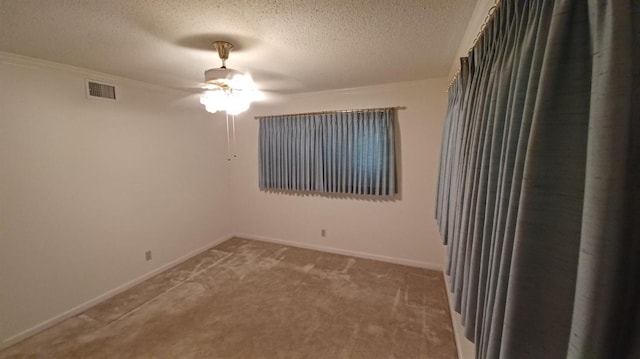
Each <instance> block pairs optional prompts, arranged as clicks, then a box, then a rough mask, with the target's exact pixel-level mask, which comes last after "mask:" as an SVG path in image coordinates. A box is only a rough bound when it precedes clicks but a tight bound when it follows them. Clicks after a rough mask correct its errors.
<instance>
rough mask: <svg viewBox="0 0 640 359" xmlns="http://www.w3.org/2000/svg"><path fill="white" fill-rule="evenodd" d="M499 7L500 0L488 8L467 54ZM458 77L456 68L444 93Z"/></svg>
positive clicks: (458, 73)
mask: <svg viewBox="0 0 640 359" xmlns="http://www.w3.org/2000/svg"><path fill="white" fill-rule="evenodd" d="M499 5H500V0H495V1H494V2H493V6H491V7H490V8H489V12H488V13H487V16H485V17H484V21H483V22H482V25H480V30H478V34H477V35H476V38H475V39H474V40H473V43H471V47H470V48H469V51H467V53H471V50H473V48H474V47H476V44H477V43H478V41H479V40H480V38H481V37H482V35H484V30H485V28H486V27H487V24H488V23H489V21H491V18H493V14H495V12H496V9H497V8H498V6H499ZM458 75H460V68H458V71H456V73H455V75H453V78H452V79H451V82H449V86H448V87H447V90H446V91H445V92H449V90H450V89H451V86H453V83H454V82H455V81H456V78H457V77H458Z"/></svg>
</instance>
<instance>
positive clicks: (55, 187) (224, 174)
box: [0, 53, 232, 346]
mask: <svg viewBox="0 0 640 359" xmlns="http://www.w3.org/2000/svg"><path fill="white" fill-rule="evenodd" d="M86 78H90V79H94V80H103V81H107V82H110V83H115V84H116V85H117V86H118V88H117V94H118V96H119V100H118V101H117V102H110V101H106V100H95V99H88V98H87V97H86V96H85V79H86ZM184 96H185V93H183V92H180V91H173V90H168V89H161V88H157V87H153V86H150V85H145V84H141V83H137V82H133V81H129V80H125V79H121V78H113V77H109V76H107V75H104V74H99V73H93V72H89V71H85V70H80V69H76V68H71V67H68V66H63V65H57V64H52V63H48V62H43V61H39V60H34V59H28V58H23V57H18V56H14V55H9V54H2V53H0V211H1V212H0V341H1V344H2V346H7V345H8V344H10V343H12V342H15V341H16V340H17V339H20V338H22V337H24V336H25V335H26V334H30V333H33V332H34V331H35V330H37V329H41V328H43V327H44V326H46V325H47V324H51V323H54V322H55V321H56V320H58V319H60V318H62V317H64V316H65V313H66V315H69V314H72V313H73V312H74V311H76V312H77V310H78V309H81V308H82V307H83V305H87V304H91V303H94V302H95V301H96V300H97V299H100V298H104V296H105V295H109V294H113V292H110V291H113V290H114V289H115V290H118V288H120V289H122V288H123V287H122V286H123V285H124V286H126V285H127V283H129V284H130V283H131V281H135V280H136V279H140V278H141V277H144V276H146V275H149V274H150V273H152V272H154V271H157V270H159V269H161V268H162V267H163V266H165V265H167V264H169V263H171V262H172V261H175V260H178V259H179V258H181V257H183V256H185V255H189V254H190V253H193V252H194V251H196V250H198V249H200V248H203V247H205V246H207V245H210V244H212V243H213V242H215V241H216V240H220V239H224V238H226V236H227V235H228V234H229V233H231V231H232V228H231V224H230V222H229V212H228V208H229V201H230V197H229V189H228V169H227V166H228V164H227V162H226V158H225V157H224V151H225V145H224V142H225V137H224V128H223V122H222V121H221V119H220V118H219V116H218V118H213V117H214V116H213V115H210V114H207V113H206V112H204V111H203V110H202V109H201V106H200V105H199V104H198V103H197V99H191V100H190V101H188V100H186V99H184ZM146 250H152V251H153V260H151V261H149V262H146V261H145V259H144V253H145V251H146Z"/></svg>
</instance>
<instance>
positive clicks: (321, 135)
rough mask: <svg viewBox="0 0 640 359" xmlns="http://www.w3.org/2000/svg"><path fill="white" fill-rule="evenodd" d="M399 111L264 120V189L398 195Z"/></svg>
mask: <svg viewBox="0 0 640 359" xmlns="http://www.w3.org/2000/svg"><path fill="white" fill-rule="evenodd" d="M395 113H396V112H395V110H394V109H385V110H380V111H378V110H376V111H363V112H344V113H326V114H309V115H293V116H285V117H282V116H278V117H273V118H262V119H261V120H260V135H259V141H260V143H259V152H260V153H259V185H260V188H261V189H263V190H290V191H312V192H322V193H345V194H357V195H376V196H392V195H394V194H396V193H397V192H398V191H397V184H396V159H395V156H396V154H395V135H394V121H395Z"/></svg>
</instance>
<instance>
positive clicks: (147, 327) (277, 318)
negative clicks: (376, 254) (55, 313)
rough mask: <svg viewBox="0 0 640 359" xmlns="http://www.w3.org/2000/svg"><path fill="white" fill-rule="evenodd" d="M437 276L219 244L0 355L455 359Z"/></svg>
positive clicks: (264, 246)
mask: <svg viewBox="0 0 640 359" xmlns="http://www.w3.org/2000/svg"><path fill="white" fill-rule="evenodd" d="M445 295H446V294H445V288H444V282H443V279H442V273H440V272H435V271H428V270H425V269H419V268H413V267H406V266H401V265H395V264H389V263H383V262H377V261H372V260H366V259H359V258H352V257H347V256H340V255H335V254H328V253H323V252H317V251H312V250H306V249H300V248H294V247H287V246H282V245H276V244H270V243H264V242H258V241H251V240H246V239H239V238H234V239H230V240H228V241H226V242H224V243H222V244H220V245H218V246H216V247H215V248H213V249H211V250H208V251H206V252H204V253H202V254H200V255H198V256H196V257H193V258H191V259H189V260H188V261H186V262H183V263H182V264H180V265H178V266H176V267H174V268H172V269H170V270H168V271H166V272H164V273H162V274H160V275H158V276H156V277H154V278H151V279H149V280H147V281H145V282H143V283H142V284H140V285H138V286H136V287H134V288H132V289H130V290H128V291H125V292H123V293H121V294H119V295H117V296H115V297H113V298H111V299H109V300H107V301H105V302H103V303H101V304H99V305H97V306H95V307H93V308H91V309H89V310H87V311H86V312H84V313H83V314H80V315H78V316H76V317H73V318H71V319H69V320H67V321H65V322H63V323H61V324H59V325H57V326H55V327H52V328H50V329H48V330H46V331H44V332H42V333H40V334H38V335H36V336H34V337H31V338H29V339H27V340H25V341H23V342H21V343H18V344H17V345H14V346H13V347H10V348H8V349H6V350H4V351H2V352H0V358H332V359H333V358H367V359H370V358H433V359H449V358H456V357H457V356H456V351H455V344H454V339H453V333H452V327H451V319H450V316H449V310H448V306H447V302H446V296H445Z"/></svg>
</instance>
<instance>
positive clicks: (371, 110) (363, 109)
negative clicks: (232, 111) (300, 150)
mask: <svg viewBox="0 0 640 359" xmlns="http://www.w3.org/2000/svg"><path fill="white" fill-rule="evenodd" d="M406 109H407V107H406V106H395V107H376V108H358V109H353V110H335V111H318V112H302V113H290V114H286V115H271V116H255V117H254V119H256V120H259V119H261V118H273V117H289V116H303V115H324V114H330V113H351V112H375V111H383V110H406Z"/></svg>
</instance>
